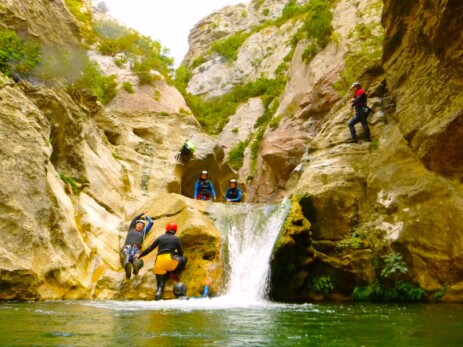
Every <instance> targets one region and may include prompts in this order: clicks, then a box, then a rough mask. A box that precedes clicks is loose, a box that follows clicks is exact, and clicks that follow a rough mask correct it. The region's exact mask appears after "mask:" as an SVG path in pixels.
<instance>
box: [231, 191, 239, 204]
mask: <svg viewBox="0 0 463 347" xmlns="http://www.w3.org/2000/svg"><path fill="white" fill-rule="evenodd" d="M231 201H232V202H239V201H241V189H239V188H238V196H237V197H236V198H234V199H231Z"/></svg>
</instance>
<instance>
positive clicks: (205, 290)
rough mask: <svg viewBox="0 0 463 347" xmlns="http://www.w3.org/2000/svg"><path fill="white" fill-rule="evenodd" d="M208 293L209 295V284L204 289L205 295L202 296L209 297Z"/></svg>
mask: <svg viewBox="0 0 463 347" xmlns="http://www.w3.org/2000/svg"><path fill="white" fill-rule="evenodd" d="M208 295H209V286H208V285H205V286H204V290H203V295H202V296H201V297H202V298H207V296H208Z"/></svg>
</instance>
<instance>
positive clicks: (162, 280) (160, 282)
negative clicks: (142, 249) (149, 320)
mask: <svg viewBox="0 0 463 347" xmlns="http://www.w3.org/2000/svg"><path fill="white" fill-rule="evenodd" d="M156 285H157V290H156V295H155V296H154V300H156V301H159V300H161V299H162V294H163V293H164V286H165V285H166V275H165V274H164V275H158V274H156Z"/></svg>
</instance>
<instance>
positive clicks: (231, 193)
mask: <svg viewBox="0 0 463 347" xmlns="http://www.w3.org/2000/svg"><path fill="white" fill-rule="evenodd" d="M227 190H228V192H227V199H236V198H237V197H238V188H228V189H227Z"/></svg>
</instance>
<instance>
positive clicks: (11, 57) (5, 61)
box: [0, 30, 41, 77]
mask: <svg viewBox="0 0 463 347" xmlns="http://www.w3.org/2000/svg"><path fill="white" fill-rule="evenodd" d="M40 61H41V55H40V47H39V46H38V45H35V44H33V43H30V42H26V41H24V40H23V39H21V38H20V37H19V36H18V35H17V34H16V33H15V32H13V31H8V30H6V31H4V30H0V72H2V73H4V74H5V75H7V76H10V77H11V76H12V75H13V74H17V75H19V76H21V77H24V76H28V75H29V74H30V73H31V72H32V71H33V70H34V68H35V67H36V66H37V65H38V64H39V63H40Z"/></svg>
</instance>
